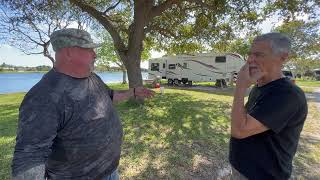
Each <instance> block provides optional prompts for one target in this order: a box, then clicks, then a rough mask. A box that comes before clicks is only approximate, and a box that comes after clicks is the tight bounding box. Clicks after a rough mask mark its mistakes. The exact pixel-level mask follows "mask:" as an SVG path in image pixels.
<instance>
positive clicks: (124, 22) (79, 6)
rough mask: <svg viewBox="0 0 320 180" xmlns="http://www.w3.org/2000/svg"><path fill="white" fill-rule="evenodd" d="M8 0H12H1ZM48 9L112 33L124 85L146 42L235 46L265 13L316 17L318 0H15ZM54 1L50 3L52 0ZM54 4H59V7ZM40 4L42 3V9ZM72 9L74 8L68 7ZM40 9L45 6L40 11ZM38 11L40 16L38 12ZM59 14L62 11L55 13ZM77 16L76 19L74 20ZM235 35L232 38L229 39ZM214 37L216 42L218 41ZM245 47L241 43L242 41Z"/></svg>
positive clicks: (171, 46)
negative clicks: (87, 18) (124, 72)
mask: <svg viewBox="0 0 320 180" xmlns="http://www.w3.org/2000/svg"><path fill="white" fill-rule="evenodd" d="M1 2H2V3H3V2H14V1H3V0H2V1H1ZM19 2H20V4H19V5H20V6H19V7H21V8H22V9H23V8H24V7H28V6H29V5H28V4H29V3H30V2H34V3H40V4H41V3H42V6H45V7H46V8H47V9H48V10H60V7H62V8H66V9H69V10H70V12H68V13H67V14H74V12H78V14H80V15H84V16H87V15H88V16H90V17H92V19H94V22H95V23H92V24H91V25H94V26H95V28H96V29H99V28H100V29H101V30H102V29H104V30H106V31H107V32H108V33H109V34H110V37H111V38H112V42H113V44H114V48H115V51H116V54H117V55H118V56H119V57H120V59H121V62H123V64H124V66H125V68H126V69H127V71H128V78H129V86H130V87H137V86H141V85H142V76H141V69H140V62H141V56H142V54H143V53H142V52H143V50H144V49H146V48H147V47H146V45H150V47H152V48H154V49H156V50H163V51H165V52H167V53H169V54H176V53H184V52H188V53H190V52H202V51H205V50H208V49H209V50H210V48H211V47H212V45H213V44H218V43H217V42H222V43H223V42H228V43H230V44H232V43H234V45H233V46H234V47H237V46H238V45H239V43H240V41H241V40H242V39H243V38H245V37H246V36H243V34H246V33H247V32H254V31H255V30H257V25H258V24H259V23H260V22H262V21H263V20H264V19H265V18H267V17H270V16H273V15H278V16H279V17H280V19H281V20H283V21H284V22H289V21H293V20H296V19H297V17H299V16H302V15H308V16H309V18H311V19H312V18H313V19H315V18H317V17H319V6H320V3H319V1H318V0H309V1H305V0H293V1H284V0H270V1H263V0H247V1H238V0H223V1H221V0H130V1H125V0H117V1H114V0H103V1H101V0H69V2H67V1H62V0H60V1H43V0H32V1H30V2H29V1H25V0H20V1H19ZM53 2H54V3H53ZM53 5H56V6H53ZM59 6H60V7H59ZM46 8H44V9H46ZM73 11H74V12H73ZM41 12H42V13H43V14H44V15H46V11H41ZM40 17H42V16H40ZM61 19H65V17H63V16H62V17H61ZM80 21H81V20H80ZM235 39H238V41H235ZM222 43H220V45H223V44H222ZM244 48H245V47H244Z"/></svg>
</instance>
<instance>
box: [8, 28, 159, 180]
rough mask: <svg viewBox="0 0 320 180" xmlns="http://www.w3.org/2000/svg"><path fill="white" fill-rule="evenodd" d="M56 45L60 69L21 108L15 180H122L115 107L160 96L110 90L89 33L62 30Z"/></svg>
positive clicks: (139, 90)
mask: <svg viewBox="0 0 320 180" xmlns="http://www.w3.org/2000/svg"><path fill="white" fill-rule="evenodd" d="M50 40H51V44H52V47H53V50H54V51H56V55H55V59H56V62H55V65H54V68H53V69H52V70H50V71H49V72H48V73H47V74H45V75H44V76H43V78H42V79H41V80H40V82H38V83H37V84H36V85H35V86H34V87H32V89H31V90H30V91H29V92H28V93H27V94H26V96H25V97H24V99H23V102H22V104H21V106H20V109H19V126H18V130H17V138H16V146H15V151H14V157H13V162H12V176H13V179H14V180H27V179H28V180H41V179H52V180H60V179H65V180H66V179H68V180H73V179H74V180H88V179H98V180H100V179H101V180H118V179H119V176H118V173H117V167H118V164H119V159H120V153H121V143H122V126H121V122H120V120H119V116H118V114H117V112H116V110H115V108H114V107H113V102H117V101H121V100H126V99H128V98H130V97H135V96H139V97H141V98H144V97H151V96H153V94H154V92H153V91H151V90H148V89H145V88H142V87H139V88H132V89H129V90H127V91H121V92H120V91H113V90H112V89H110V88H108V87H107V86H106V85H105V83H104V82H103V81H102V80H101V79H100V78H99V76H97V75H96V74H95V73H94V72H93V67H94V61H95V58H96V53H95V51H94V48H96V47H98V46H99V44H96V43H94V42H93V41H92V39H91V36H90V34H89V33H88V32H86V31H83V30H79V29H63V30H58V31H56V32H54V33H53V34H52V35H51V37H50Z"/></svg>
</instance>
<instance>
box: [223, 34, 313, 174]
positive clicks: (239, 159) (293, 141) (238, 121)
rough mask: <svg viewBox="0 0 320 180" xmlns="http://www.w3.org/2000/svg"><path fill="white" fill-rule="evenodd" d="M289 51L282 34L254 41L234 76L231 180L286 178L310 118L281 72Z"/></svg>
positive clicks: (301, 95) (298, 91) (297, 91)
mask: <svg viewBox="0 0 320 180" xmlns="http://www.w3.org/2000/svg"><path fill="white" fill-rule="evenodd" d="M290 46H291V42H290V39H289V38H287V37H286V36H285V35H283V34H281V33H268V34H263V35H260V36H258V37H256V38H255V39H254V41H253V44H252V46H251V49H250V52H249V57H248V60H247V63H246V64H245V65H244V66H243V67H242V68H241V70H240V72H239V74H238V79H237V82H236V88H235V92H234V100H233V106H232V112H231V136H232V137H231V139H230V152H229V160H230V163H231V165H232V179H259V180H264V179H268V180H269V179H288V178H290V175H291V171H292V159H293V157H294V155H295V153H296V150H297V146H298V141H299V137H300V132H301V130H302V128H303V125H304V121H305V119H306V116H307V112H308V107H307V101H306V98H305V95H304V92H303V91H302V90H301V89H300V88H299V87H297V86H296V85H295V84H293V83H292V82H291V81H290V80H289V79H287V78H284V77H283V74H282V71H281V69H282V67H283V64H284V63H285V62H286V60H287V59H288V56H289V52H290ZM252 84H255V86H254V87H253V88H252V90H251V92H250V94H249V98H248V101H247V103H246V104H244V97H245V94H246V92H247V89H248V88H249V87H250V86H251V85H252Z"/></svg>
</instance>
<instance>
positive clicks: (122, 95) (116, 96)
mask: <svg viewBox="0 0 320 180" xmlns="http://www.w3.org/2000/svg"><path fill="white" fill-rule="evenodd" d="M133 96H134V93H133V89H129V90H123V91H120V90H119V91H114V92H113V102H115V103H117V102H120V101H124V100H128V99H129V98H131V97H133Z"/></svg>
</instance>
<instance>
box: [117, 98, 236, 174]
mask: <svg viewBox="0 0 320 180" xmlns="http://www.w3.org/2000/svg"><path fill="white" fill-rule="evenodd" d="M126 105H127V106H126ZM126 105H123V106H121V105H120V106H118V110H119V113H120V115H121V119H123V120H124V122H123V124H124V134H125V137H124V144H123V147H122V148H123V154H122V162H121V164H122V165H123V166H121V167H120V172H121V171H122V172H124V174H125V175H126V177H131V178H133V179H146V178H147V179H153V178H155V179H159V178H160V179H162V178H165V179H168V178H169V179H185V178H187V179H190V178H192V179H194V177H196V178H200V179H207V178H213V177H215V176H217V175H216V174H215V173H216V172H217V170H218V169H221V168H222V167H224V164H226V163H227V152H228V151H227V150H228V141H229V134H228V129H229V118H228V116H229V115H228V114H227V113H226V112H225V110H226V109H229V108H230V105H229V104H228V103H226V102H223V101H213V100H210V101H199V100H197V99H193V98H192V97H191V96H188V95H185V94H178V93H170V94H166V95H165V96H160V95H159V96H156V97H155V98H154V99H152V100H150V101H147V102H146V106H141V107H136V106H131V107H128V104H126ZM137 112H138V113H137ZM129 164H130V165H129ZM130 167H134V168H130Z"/></svg>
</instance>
